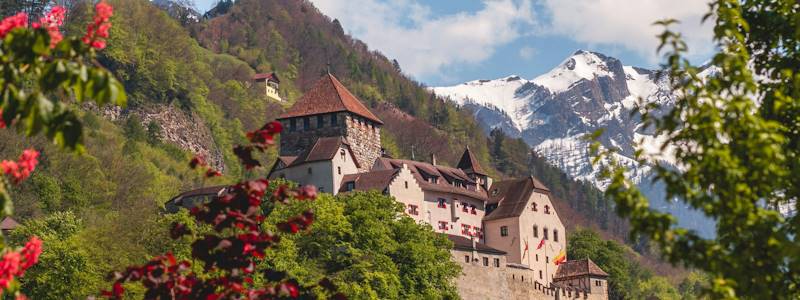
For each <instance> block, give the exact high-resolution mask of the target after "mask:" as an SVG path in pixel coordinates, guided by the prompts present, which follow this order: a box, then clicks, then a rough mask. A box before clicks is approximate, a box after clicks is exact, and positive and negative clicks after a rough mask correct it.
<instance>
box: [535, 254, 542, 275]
mask: <svg viewBox="0 0 800 300" xmlns="http://www.w3.org/2000/svg"><path fill="white" fill-rule="evenodd" d="M536 261H539V254H536ZM539 277H540V278H541V277H542V276H539Z"/></svg>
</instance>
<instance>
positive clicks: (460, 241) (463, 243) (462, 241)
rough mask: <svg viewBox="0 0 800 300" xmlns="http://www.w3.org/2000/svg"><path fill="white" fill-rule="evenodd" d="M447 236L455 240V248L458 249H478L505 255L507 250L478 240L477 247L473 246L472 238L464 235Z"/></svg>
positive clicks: (481, 251) (482, 251)
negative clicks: (498, 248)
mask: <svg viewBox="0 0 800 300" xmlns="http://www.w3.org/2000/svg"><path fill="white" fill-rule="evenodd" d="M447 238H448V239H450V241H451V242H453V249H456V250H463V251H472V250H475V251H478V252H480V253H489V254H498V255H504V254H506V252H505V251H502V250H497V249H495V248H492V247H489V246H487V245H486V244H483V243H479V242H476V243H475V247H472V240H470V239H468V238H465V237H463V236H458V235H452V234H448V235H447Z"/></svg>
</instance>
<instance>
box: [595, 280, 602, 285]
mask: <svg viewBox="0 0 800 300" xmlns="http://www.w3.org/2000/svg"><path fill="white" fill-rule="evenodd" d="M594 285H596V286H603V282H602V281H600V280H595V281H594Z"/></svg>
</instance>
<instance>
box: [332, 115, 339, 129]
mask: <svg viewBox="0 0 800 300" xmlns="http://www.w3.org/2000/svg"><path fill="white" fill-rule="evenodd" d="M336 117H337V116H336V114H332V115H331V126H336V125H338V123H339V122H337V120H336Z"/></svg>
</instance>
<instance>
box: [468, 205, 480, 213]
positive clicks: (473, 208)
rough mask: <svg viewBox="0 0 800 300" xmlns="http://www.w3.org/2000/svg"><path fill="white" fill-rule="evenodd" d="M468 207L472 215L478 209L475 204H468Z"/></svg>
mask: <svg viewBox="0 0 800 300" xmlns="http://www.w3.org/2000/svg"><path fill="white" fill-rule="evenodd" d="M469 208H470V213H471V214H473V215H477V214H478V210H477V207H475V205H470V206H469Z"/></svg>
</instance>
